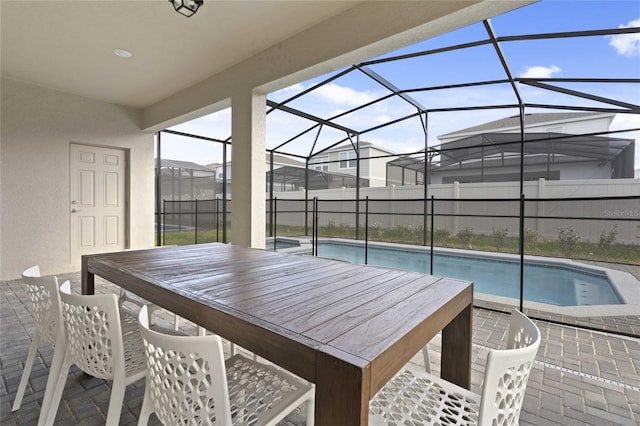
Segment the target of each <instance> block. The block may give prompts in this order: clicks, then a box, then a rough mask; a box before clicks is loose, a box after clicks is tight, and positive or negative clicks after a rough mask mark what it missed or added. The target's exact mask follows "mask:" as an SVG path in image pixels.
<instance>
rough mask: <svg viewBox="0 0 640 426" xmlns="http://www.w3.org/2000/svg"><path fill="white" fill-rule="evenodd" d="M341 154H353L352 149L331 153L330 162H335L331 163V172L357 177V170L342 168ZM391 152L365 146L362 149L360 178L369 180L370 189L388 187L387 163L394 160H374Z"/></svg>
mask: <svg viewBox="0 0 640 426" xmlns="http://www.w3.org/2000/svg"><path fill="white" fill-rule="evenodd" d="M341 152H353V149H351V148H345V149H343V150H340V151H338V150H335V151H333V150H332V151H329V153H328V154H329V161H335V162H334V163H329V172H330V173H332V172H337V173H346V174H350V175H353V176H355V175H356V168H355V167H352V168H346V169H341V168H340V163H339V160H340V153H341ZM388 154H389V152H387V151H382V150H379V149H376V148H375V147H372V146H363V147H361V148H360V157H361V158H363V160H361V161H360V177H361V178H363V179H368V180H369V186H370V187H378V186H386V185H387V162H388V161H389V160H392V159H393V158H391V157H390V158H374V159H368V158H369V157H376V156H379V155H388Z"/></svg>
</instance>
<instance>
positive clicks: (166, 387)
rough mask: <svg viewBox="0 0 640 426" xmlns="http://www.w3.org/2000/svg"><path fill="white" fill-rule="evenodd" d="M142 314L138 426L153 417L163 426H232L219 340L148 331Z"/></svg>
mask: <svg viewBox="0 0 640 426" xmlns="http://www.w3.org/2000/svg"><path fill="white" fill-rule="evenodd" d="M146 310H147V307H146V306H145V307H143V308H142V309H141V311H140V316H139V317H138V321H139V322H140V333H141V334H142V338H143V340H144V347H145V352H146V354H147V368H148V373H147V380H146V386H147V389H146V390H145V397H144V401H143V404H142V410H141V413H140V420H141V422H140V423H139V424H146V420H147V419H148V417H149V415H150V413H151V412H155V413H156V416H157V417H158V419H159V420H160V421H161V422H162V423H163V424H165V425H187V424H205V425H206V424H211V421H212V419H215V424H219V425H231V424H232V421H231V407H230V403H229V392H228V388H227V378H226V374H225V360H224V354H223V351H222V341H221V340H220V337H218V336H215V335H209V336H172V335H167V334H162V333H157V332H155V331H152V330H150V329H149V322H148V314H147V312H146ZM143 418H144V420H143Z"/></svg>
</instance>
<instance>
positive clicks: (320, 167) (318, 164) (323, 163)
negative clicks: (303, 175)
mask: <svg viewBox="0 0 640 426" xmlns="http://www.w3.org/2000/svg"><path fill="white" fill-rule="evenodd" d="M327 161H329V157H316V158H312V159H311V169H313V170H317V171H319V172H328V171H329V163H327Z"/></svg>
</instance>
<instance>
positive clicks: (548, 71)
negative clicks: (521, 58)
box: [520, 65, 562, 78]
mask: <svg viewBox="0 0 640 426" xmlns="http://www.w3.org/2000/svg"><path fill="white" fill-rule="evenodd" d="M560 71H562V70H561V69H560V68H559V67H557V66H556V65H551V66H550V67H543V66H535V67H525V70H524V72H523V73H521V74H520V77H522V78H549V77H551V76H553V75H554V74H557V73H559V72H560Z"/></svg>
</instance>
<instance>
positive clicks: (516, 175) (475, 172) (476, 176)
mask: <svg viewBox="0 0 640 426" xmlns="http://www.w3.org/2000/svg"><path fill="white" fill-rule="evenodd" d="M485 164H487V165H486V166H485V169H484V172H485V175H484V177H485V181H491V180H492V179H494V177H497V176H504V175H513V179H508V180H510V181H519V180H520V165H519V164H518V161H517V160H512V161H507V162H505V165H500V166H499V167H496V166H495V165H492V164H491V162H489V161H487V162H486V163H485ZM524 172H525V180H532V179H531V178H529V177H527V176H526V175H528V174H534V176H533V180H535V179H537V178H540V177H541V176H543V177H546V176H547V165H546V164H544V163H542V164H525V169H524ZM549 172H550V173H551V179H550V180H555V178H554V177H553V176H554V174H559V177H558V178H557V179H559V180H580V179H611V173H612V170H611V162H610V161H606V162H600V161H581V162H568V161H567V162H563V161H556V162H555V163H551V164H550V166H549ZM480 173H481V169H480V166H478V167H477V168H469V167H467V168H464V169H456V168H448V169H446V170H436V171H433V172H432V173H431V184H442V183H443V182H450V181H451V179H453V180H456V181H462V182H464V181H465V180H466V181H474V182H479V181H480ZM446 178H449V179H450V180H448V181H445V180H444V179H446ZM471 179H473V180H471ZM503 180H505V179H503Z"/></svg>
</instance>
